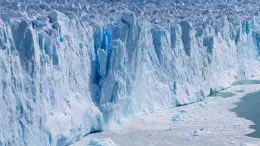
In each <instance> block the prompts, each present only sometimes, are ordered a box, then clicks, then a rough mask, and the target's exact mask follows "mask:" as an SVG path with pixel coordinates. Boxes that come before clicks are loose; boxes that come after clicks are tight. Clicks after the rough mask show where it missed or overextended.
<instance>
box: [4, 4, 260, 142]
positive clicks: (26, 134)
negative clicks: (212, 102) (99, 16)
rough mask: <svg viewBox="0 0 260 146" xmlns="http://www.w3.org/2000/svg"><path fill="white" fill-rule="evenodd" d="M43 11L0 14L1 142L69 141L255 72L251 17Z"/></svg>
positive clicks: (257, 33) (257, 41) (256, 37)
mask: <svg viewBox="0 0 260 146" xmlns="http://www.w3.org/2000/svg"><path fill="white" fill-rule="evenodd" d="M35 2H36V1H35ZM46 14H47V15H46V16H44V15H43V16H39V17H37V18H36V16H35V18H34V17H33V18H31V17H28V16H27V14H26V15H25V14H24V13H16V12H12V11H11V12H8V15H6V14H3V15H1V20H0V68H1V69H0V80H1V82H0V107H1V110H0V146H1V145H21V146H22V145H30V146H31V145H35V144H37V145H43V146H48V145H57V146H61V145H68V144H70V143H73V142H74V141H76V140H78V139H79V138H81V137H82V136H84V135H86V134H88V133H91V132H96V131H100V130H102V129H103V127H104V126H105V125H107V124H108V123H110V122H116V123H120V122H121V119H122V118H123V117H127V116H131V115H133V114H142V113H144V112H145V113H147V112H153V111H156V110H160V109H165V108H169V107H174V106H178V105H184V104H188V103H192V102H196V101H199V100H203V99H204V98H206V97H207V95H209V94H210V92H212V91H214V90H215V89H221V88H224V87H228V86H230V85H231V84H232V82H234V81H236V80H239V79H243V78H247V77H250V76H252V75H256V74H258V73H259V71H260V70H259V69H260V64H259V61H258V56H259V51H260V26H259V24H260V18H259V16H254V17H252V19H247V20H246V19H245V20H243V21H240V22H239V23H235V24H234V23H231V22H230V21H229V20H228V19H227V17H223V18H221V19H220V20H218V21H217V20H212V19H207V20H206V21H205V23H203V25H201V26H194V23H191V22H190V21H187V20H182V21H180V22H178V23H169V24H165V25H155V24H153V23H151V22H150V21H148V20H147V19H138V18H137V16H136V14H134V13H132V12H129V11H127V12H121V13H120V14H119V15H118V16H116V20H115V21H113V22H106V23H101V24H99V25H93V24H91V23H89V22H88V21H84V20H79V19H77V18H74V17H69V16H68V15H65V14H63V13H61V12H59V11H55V10H51V11H49V12H46Z"/></svg>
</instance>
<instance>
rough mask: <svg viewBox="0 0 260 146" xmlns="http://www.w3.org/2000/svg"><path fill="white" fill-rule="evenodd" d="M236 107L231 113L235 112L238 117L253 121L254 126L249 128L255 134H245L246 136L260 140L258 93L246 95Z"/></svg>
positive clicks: (259, 95)
mask: <svg viewBox="0 0 260 146" xmlns="http://www.w3.org/2000/svg"><path fill="white" fill-rule="evenodd" d="M236 105H237V107H236V108H234V109H232V110H231V111H233V112H236V114H237V115H238V116H239V117H242V118H246V119H248V120H251V121H253V122H254V124H255V125H252V126H250V128H252V129H254V130H255V132H253V133H250V134H247V136H250V137H255V138H260V91H257V92H255V93H249V94H247V95H246V96H244V97H242V101H240V102H238V103H237V104H236Z"/></svg>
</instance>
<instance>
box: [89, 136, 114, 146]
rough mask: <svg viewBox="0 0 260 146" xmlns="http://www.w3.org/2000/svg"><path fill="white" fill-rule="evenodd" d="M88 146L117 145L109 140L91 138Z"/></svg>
mask: <svg viewBox="0 0 260 146" xmlns="http://www.w3.org/2000/svg"><path fill="white" fill-rule="evenodd" d="M88 146H117V145H116V143H115V142H114V141H113V140H111V139H110V138H105V139H95V138H91V139H90V141H89V143H88Z"/></svg>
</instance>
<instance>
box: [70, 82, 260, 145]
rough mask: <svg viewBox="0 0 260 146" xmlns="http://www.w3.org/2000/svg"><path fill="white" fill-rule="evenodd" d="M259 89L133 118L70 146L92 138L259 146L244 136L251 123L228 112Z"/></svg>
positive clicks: (128, 142)
mask: <svg viewBox="0 0 260 146" xmlns="http://www.w3.org/2000/svg"><path fill="white" fill-rule="evenodd" d="M259 89H260V85H259V84H258V85H257V84H252V85H237V86H233V87H231V88H229V89H226V90H225V91H228V92H232V93H234V94H236V95H234V96H232V97H228V98H223V97H220V96H218V97H210V98H207V99H206V100H204V101H201V102H197V103H194V104H190V105H186V106H181V107H176V108H171V109H167V110H163V111H158V112H155V113H153V114H148V115H145V116H133V117H131V118H128V119H126V120H125V121H124V122H123V123H122V124H119V125H117V126H111V127H108V129H106V130H105V132H102V133H96V134H91V135H89V136H86V137H85V138H83V139H82V140H80V141H78V142H76V143H75V144H73V145H72V146H84V145H86V144H87V143H88V142H89V139H91V138H95V139H103V138H107V137H109V138H111V139H112V140H113V141H114V142H115V143H116V144H117V145H122V146H128V145H129V146H133V145H135V146H142V145H154V146H157V145H158V146H160V145H169V146H173V145H174V146H191V145H196V146H210V145H211V146H259V145H260V139H256V138H251V137H247V136H245V134H249V133H251V132H253V129H250V128H249V127H250V125H252V124H254V123H252V122H251V121H249V120H246V119H243V118H239V117H237V116H236V114H235V113H234V112H231V111H230V109H233V108H234V107H235V106H236V104H235V103H237V102H239V101H240V100H241V98H242V97H243V96H244V95H246V94H247V93H251V92H255V91H259ZM242 90H243V92H241V91H242Z"/></svg>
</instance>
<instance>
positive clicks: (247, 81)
mask: <svg viewBox="0 0 260 146" xmlns="http://www.w3.org/2000/svg"><path fill="white" fill-rule="evenodd" d="M252 84H260V80H241V81H237V82H235V83H233V84H232V86H236V85H252Z"/></svg>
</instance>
